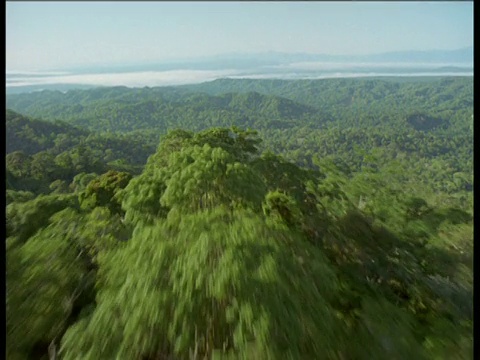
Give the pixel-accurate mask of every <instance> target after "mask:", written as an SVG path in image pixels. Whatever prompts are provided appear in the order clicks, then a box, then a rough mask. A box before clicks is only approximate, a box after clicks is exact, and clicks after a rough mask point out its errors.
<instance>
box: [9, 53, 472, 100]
mask: <svg viewBox="0 0 480 360" xmlns="http://www.w3.org/2000/svg"><path fill="white" fill-rule="evenodd" d="M395 76H408V77H412V76H422V77H424V76H435V77H438V76H473V64H469V63H462V62H422V61H413V62H402V61H369V59H365V60H364V61H358V60H357V61H355V62H353V61H346V60H342V61H338V60H337V61H335V60H334V59H325V60H323V61H318V60H317V59H315V58H302V57H296V58H290V59H288V58H283V59H282V58H281V57H280V58H279V57H277V58H265V57H263V58H243V59H235V58H224V59H210V60H204V61H190V62H188V61H187V62H178V63H170V64H168V63H167V64H143V65H130V66H128V65H124V66H103V67H101V66H97V67H91V68H78V69H68V70H63V71H48V72H46V71H45V72H35V71H30V72H26V71H23V72H22V71H16V72H14V71H10V72H9V71H7V72H6V90H7V93H21V92H30V91H38V90H42V89H50V90H61V91H67V90H69V89H73V88H90V87H99V86H128V87H145V86H148V87H154V86H171V85H184V84H196V83H202V82H206V81H213V80H216V79H220V78H234V79H248V78H250V79H290V80H294V79H326V78H354V77H395Z"/></svg>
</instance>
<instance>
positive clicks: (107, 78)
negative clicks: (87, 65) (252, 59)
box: [6, 70, 238, 87]
mask: <svg viewBox="0 0 480 360" xmlns="http://www.w3.org/2000/svg"><path fill="white" fill-rule="evenodd" d="M234 74H238V72H237V71H236V70H218V71H208V70H172V71H143V72H130V73H107V74H77V75H61V76H41V77H30V76H24V77H16V78H14V79H8V80H7V83H6V86H7V87H15V86H33V85H52V84H75V85H98V86H131V87H139V86H140V87H143V86H167V85H183V84H193V83H200V82H205V81H210V80H214V79H217V78H220V77H225V76H228V75H234Z"/></svg>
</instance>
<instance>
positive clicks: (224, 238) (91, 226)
mask: <svg viewBox="0 0 480 360" xmlns="http://www.w3.org/2000/svg"><path fill="white" fill-rule="evenodd" d="M6 107H7V109H6V201H7V207H6V228H7V229H6V232H7V233H6V250H7V251H6V262H7V264H6V271H7V273H6V282H7V286H6V312H7V325H6V329H7V344H6V355H7V358H8V359H13V360H15V359H19V360H20V359H66V360H67V359H68V360H69V359H92V360H96V359H139V360H140V359H145V360H146V359H152V360H153V359H259V360H261V359H335V360H347V359H365V360H367V359H398V360H401V359H408V358H411V359H473V79H472V78H467V77H465V78H461V77H458V78H453V77H452V78H402V79H400V78H396V79H389V78H385V79H374V78H370V79H328V80H295V81H287V80H234V79H220V80H216V81H213V82H209V83H203V84H198V85H186V86H177V87H158V88H127V87H113V88H96V89H87V90H69V91H67V92H60V91H50V90H48V91H39V92H32V93H24V94H14V95H7V98H6Z"/></svg>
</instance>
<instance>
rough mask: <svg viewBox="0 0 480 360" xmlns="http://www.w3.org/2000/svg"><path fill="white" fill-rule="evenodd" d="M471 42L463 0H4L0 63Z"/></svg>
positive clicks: (126, 60) (179, 58)
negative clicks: (3, 48)
mask: <svg viewBox="0 0 480 360" xmlns="http://www.w3.org/2000/svg"><path fill="white" fill-rule="evenodd" d="M472 46H473V2H83V3H82V2H70V3H69V2H38V3H37V2H8V1H7V3H6V70H8V71H61V70H65V69H72V68H85V67H98V66H104V67H108V66H113V67H114V66H120V65H125V66H128V65H141V64H149V63H159V62H160V63H165V62H185V61H187V60H189V59H200V58H202V57H203V58H205V57H207V58H211V57H216V56H219V57H222V56H224V55H226V54H230V55H244V54H247V55H248V54H250V55H251V54H260V53H261V54H265V53H287V54H295V53H302V54H328V55H332V56H336V55H353V56H358V55H366V54H382V53H388V52H397V51H430V50H456V49H463V48H467V47H472Z"/></svg>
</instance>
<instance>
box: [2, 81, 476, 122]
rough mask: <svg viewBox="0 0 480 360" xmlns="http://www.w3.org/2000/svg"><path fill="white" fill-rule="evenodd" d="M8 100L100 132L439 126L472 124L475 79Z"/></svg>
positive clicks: (224, 85) (256, 84) (279, 84)
mask: <svg viewBox="0 0 480 360" xmlns="http://www.w3.org/2000/svg"><path fill="white" fill-rule="evenodd" d="M202 93H203V94H204V95H202ZM207 94H209V95H207ZM6 104H7V108H9V109H12V110H15V111H17V112H19V113H22V114H25V115H30V116H34V117H37V118H43V119H45V120H53V119H60V120H64V121H67V122H69V123H72V124H75V125H81V126H86V127H88V128H89V129H92V130H95V131H131V130H136V129H159V130H162V131H166V130H167V129H173V128H175V127H183V128H190V129H192V130H200V129H203V128H206V127H210V126H231V125H237V126H243V127H245V126H250V127H254V128H256V129H266V128H291V127H295V126H306V125H307V126H310V127H312V128H319V127H322V126H324V124H325V123H327V122H330V121H333V124H334V125H336V126H339V127H343V128H345V127H352V126H353V127H370V126H382V125H386V126H388V127H394V128H401V127H404V126H405V125H406V126H411V127H415V128H417V129H422V124H417V123H416V121H415V120H414V121H413V122H407V118H409V117H411V116H412V115H414V116H415V115H420V118H421V116H424V117H425V116H426V117H428V118H431V119H435V120H438V124H437V126H440V127H441V128H446V127H447V128H449V130H453V129H457V128H461V129H462V130H463V129H466V130H468V129H471V127H470V124H471V118H470V117H471V116H472V114H473V80H472V78H453V79H449V78H447V79H445V78H443V79H436V80H435V79H434V80H430V81H426V80H423V79H401V80H396V81H395V80H378V79H377V80H373V79H329V80H295V81H284V80H232V79H224V80H216V81H214V82H211V83H204V84H200V85H189V86H182V87H165V88H143V89H128V88H124V87H117V88H99V89H91V90H72V91H68V92H66V93H62V92H59V91H42V92H35V93H30V94H18V95H8V96H7V100H6ZM445 119H448V121H445Z"/></svg>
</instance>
